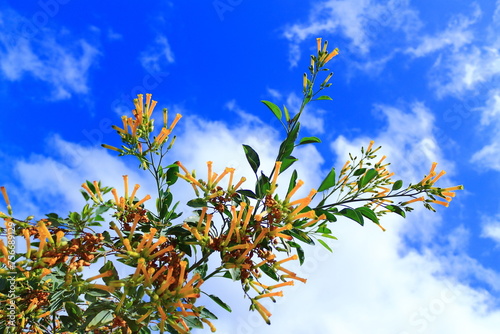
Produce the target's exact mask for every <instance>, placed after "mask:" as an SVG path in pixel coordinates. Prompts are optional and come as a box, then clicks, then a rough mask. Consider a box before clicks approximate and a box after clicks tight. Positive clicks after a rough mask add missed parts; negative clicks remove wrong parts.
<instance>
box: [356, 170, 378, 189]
mask: <svg viewBox="0 0 500 334" xmlns="http://www.w3.org/2000/svg"><path fill="white" fill-rule="evenodd" d="M376 176H378V172H377V171H376V170H375V169H374V168H372V169H369V170H368V171H367V172H366V174H365V175H363V176H362V177H361V179H360V180H359V181H358V188H359V189H363V188H364V187H365V186H366V185H367V184H368V183H370V181H371V180H373V179H374V178H375V177H376Z"/></svg>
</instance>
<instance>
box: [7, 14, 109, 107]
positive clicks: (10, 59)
mask: <svg viewBox="0 0 500 334" xmlns="http://www.w3.org/2000/svg"><path fill="white" fill-rule="evenodd" d="M0 15H1V20H0V27H1V29H0V30H1V32H0V73H2V75H3V77H4V78H5V79H7V80H9V81H19V80H22V79H25V77H26V76H28V77H33V78H35V79H36V80H39V81H43V82H46V83H48V84H49V85H50V86H51V87H52V96H51V98H54V99H67V98H69V97H71V95H72V94H86V93H88V91H89V86H88V82H87V81H88V75H89V69H90V68H91V66H92V65H94V64H95V62H96V59H97V57H98V56H99V54H100V53H99V51H98V50H97V49H96V48H95V47H94V46H92V45H91V44H90V43H88V42H87V41H86V40H84V39H76V38H73V37H71V36H69V34H68V33H67V32H65V33H60V34H56V32H54V31H51V30H49V29H46V28H40V27H39V28H38V29H39V30H40V31H39V32H38V33H37V34H34V35H33V34H31V35H23V34H19V35H17V34H16V33H15V32H16V29H18V27H19V26H23V22H25V21H26V20H25V19H24V18H23V17H21V16H19V15H18V14H17V13H16V12H14V11H4V12H3V13H0ZM68 37H69V38H68ZM62 40H64V42H63V41H62ZM68 40H70V42H68Z"/></svg>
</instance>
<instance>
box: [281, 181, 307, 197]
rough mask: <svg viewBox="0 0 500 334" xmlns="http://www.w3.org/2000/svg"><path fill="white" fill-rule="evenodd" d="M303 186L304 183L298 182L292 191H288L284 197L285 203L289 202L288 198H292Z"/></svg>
mask: <svg viewBox="0 0 500 334" xmlns="http://www.w3.org/2000/svg"><path fill="white" fill-rule="evenodd" d="M303 184H304V181H302V180H298V181H297V184H296V185H295V187H293V189H292V190H290V192H289V193H288V195H286V198H285V201H290V198H292V196H293V195H294V194H295V193H296V192H297V190H299V188H300V187H302V185H303Z"/></svg>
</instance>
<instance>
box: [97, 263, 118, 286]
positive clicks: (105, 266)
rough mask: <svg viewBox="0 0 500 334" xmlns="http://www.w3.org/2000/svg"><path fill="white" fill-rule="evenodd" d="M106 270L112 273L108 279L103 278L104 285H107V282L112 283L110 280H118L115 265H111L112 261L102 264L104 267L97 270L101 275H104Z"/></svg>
mask: <svg viewBox="0 0 500 334" xmlns="http://www.w3.org/2000/svg"><path fill="white" fill-rule="evenodd" d="M108 270H111V272H112V273H113V275H111V276H108V277H103V278H102V280H103V281H104V283H106V284H107V283H108V282H109V281H112V280H116V279H118V272H117V271H116V268H115V265H114V264H113V262H112V261H107V262H106V264H104V266H102V268H101V269H99V272H100V273H101V274H102V273H105V272H107V271H108Z"/></svg>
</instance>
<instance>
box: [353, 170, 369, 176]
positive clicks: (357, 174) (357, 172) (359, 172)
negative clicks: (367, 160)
mask: <svg viewBox="0 0 500 334" xmlns="http://www.w3.org/2000/svg"><path fill="white" fill-rule="evenodd" d="M365 172H366V168H359V169H356V170H355V171H354V173H352V175H354V176H360V175H363V174H364V173H365Z"/></svg>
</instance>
